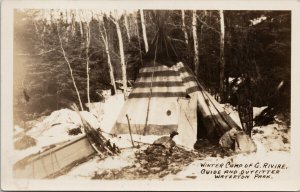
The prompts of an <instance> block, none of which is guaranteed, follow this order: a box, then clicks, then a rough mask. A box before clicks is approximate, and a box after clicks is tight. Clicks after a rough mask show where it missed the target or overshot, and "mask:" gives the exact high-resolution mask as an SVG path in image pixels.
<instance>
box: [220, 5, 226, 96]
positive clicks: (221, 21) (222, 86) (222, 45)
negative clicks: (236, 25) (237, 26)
mask: <svg viewBox="0 0 300 192" xmlns="http://www.w3.org/2000/svg"><path fill="white" fill-rule="evenodd" d="M219 14H220V29H221V33H220V97H221V102H223V101H224V99H225V98H224V69H225V57H224V44H225V42H224V39H225V23H224V12H223V10H220V11H219Z"/></svg>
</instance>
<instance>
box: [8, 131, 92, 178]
mask: <svg viewBox="0 0 300 192" xmlns="http://www.w3.org/2000/svg"><path fill="white" fill-rule="evenodd" d="M94 153H95V150H94V148H93V147H92V146H91V145H90V142H89V140H88V138H87V137H86V135H83V136H80V137H78V138H76V139H74V140H71V141H67V142H65V143H64V144H61V145H55V146H53V147H52V148H50V149H48V150H46V151H44V152H39V153H37V154H33V155H30V156H27V157H25V158H24V159H22V160H20V161H18V162H17V163H16V164H15V165H14V167H13V174H14V177H15V178H32V179H42V178H53V177H55V176H57V175H61V174H63V173H65V172H67V171H68V170H69V169H71V168H72V167H73V166H75V165H77V164H79V163H82V162H84V161H86V160H87V159H88V157H90V156H91V155H93V154H94Z"/></svg>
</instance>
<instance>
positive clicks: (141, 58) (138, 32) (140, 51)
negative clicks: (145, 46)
mask: <svg viewBox="0 0 300 192" xmlns="http://www.w3.org/2000/svg"><path fill="white" fill-rule="evenodd" d="M135 26H136V30H135V31H136V35H137V37H138V42H139V53H140V60H141V65H143V54H142V46H141V39H140V31H139V25H138V19H137V17H135Z"/></svg>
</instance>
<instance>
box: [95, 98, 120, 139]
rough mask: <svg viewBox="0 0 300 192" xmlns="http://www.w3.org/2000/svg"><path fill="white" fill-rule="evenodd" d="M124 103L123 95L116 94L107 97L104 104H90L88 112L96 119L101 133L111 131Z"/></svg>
mask: <svg viewBox="0 0 300 192" xmlns="http://www.w3.org/2000/svg"><path fill="white" fill-rule="evenodd" d="M124 102H125V101H124V95H123V94H117V95H114V96H111V97H108V98H107V99H105V102H97V103H91V106H92V107H91V109H90V112H91V113H92V114H93V115H95V116H96V117H97V119H98V121H99V123H100V127H101V130H102V131H104V132H107V133H109V132H110V131H111V129H112V127H113V126H114V123H115V122H116V120H117V118H118V115H119V113H120V111H121V109H122V107H123V104H124Z"/></svg>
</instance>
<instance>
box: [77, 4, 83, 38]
mask: <svg viewBox="0 0 300 192" xmlns="http://www.w3.org/2000/svg"><path fill="white" fill-rule="evenodd" d="M76 14H77V15H78V16H79V17H80V14H79V11H78V10H76ZM78 23H79V29H80V36H81V37H83V27H82V22H81V19H80V21H79V22H78Z"/></svg>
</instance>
